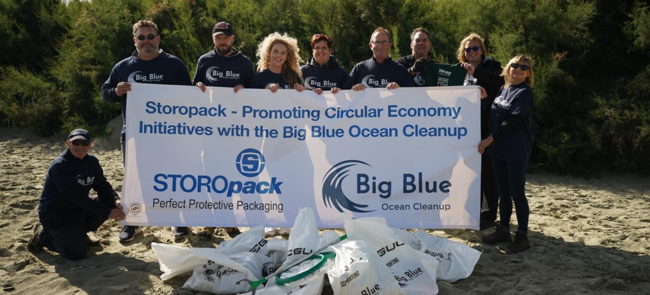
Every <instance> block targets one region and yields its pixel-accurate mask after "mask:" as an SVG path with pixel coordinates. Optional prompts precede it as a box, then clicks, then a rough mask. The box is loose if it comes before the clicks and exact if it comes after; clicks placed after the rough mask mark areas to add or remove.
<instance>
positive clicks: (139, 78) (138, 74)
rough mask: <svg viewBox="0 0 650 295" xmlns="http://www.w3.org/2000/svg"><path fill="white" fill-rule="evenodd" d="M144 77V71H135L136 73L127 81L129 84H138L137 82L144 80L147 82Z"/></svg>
mask: <svg viewBox="0 0 650 295" xmlns="http://www.w3.org/2000/svg"><path fill="white" fill-rule="evenodd" d="M142 77H143V75H142V71H135V72H133V73H131V74H129V77H128V78H127V79H126V80H127V81H128V82H129V83H136V82H141V81H143V80H146V79H143V78H142Z"/></svg>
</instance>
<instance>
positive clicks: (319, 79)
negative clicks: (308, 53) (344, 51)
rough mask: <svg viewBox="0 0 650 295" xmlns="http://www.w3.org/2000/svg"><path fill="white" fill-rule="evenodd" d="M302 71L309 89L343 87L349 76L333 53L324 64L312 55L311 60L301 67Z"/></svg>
mask: <svg viewBox="0 0 650 295" xmlns="http://www.w3.org/2000/svg"><path fill="white" fill-rule="evenodd" d="M300 71H301V72H302V77H303V78H304V79H305V87H307V89H308V90H314V89H316V88H320V89H323V90H331V89H332V88H334V87H338V88H343V86H345V82H347V80H348V78H349V76H348V73H347V72H346V71H345V70H344V69H343V68H341V67H340V66H339V62H338V60H336V57H335V56H333V55H330V58H329V60H328V61H327V63H326V64H324V65H323V66H321V65H319V64H318V63H317V62H316V60H314V58H313V57H310V58H309V62H308V63H307V64H306V65H304V66H302V67H300Z"/></svg>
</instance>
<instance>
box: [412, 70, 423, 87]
mask: <svg viewBox="0 0 650 295" xmlns="http://www.w3.org/2000/svg"><path fill="white" fill-rule="evenodd" d="M413 81H414V82H415V85H417V86H424V77H422V75H421V74H420V72H417V73H416V74H415V77H414V78H413Z"/></svg>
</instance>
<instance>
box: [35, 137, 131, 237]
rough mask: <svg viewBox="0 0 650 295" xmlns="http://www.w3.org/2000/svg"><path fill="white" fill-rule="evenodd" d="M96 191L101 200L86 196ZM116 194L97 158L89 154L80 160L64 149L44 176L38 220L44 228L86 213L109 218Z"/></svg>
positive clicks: (61, 223) (77, 217)
mask: <svg viewBox="0 0 650 295" xmlns="http://www.w3.org/2000/svg"><path fill="white" fill-rule="evenodd" d="M91 188H92V189H94V190H95V191H96V192H97V196H98V198H99V201H101V203H100V202H97V201H94V200H92V199H90V198H89V197H88V194H89V192H90V189H91ZM118 199H119V197H118V195H117V193H116V192H115V191H114V190H113V187H112V186H111V184H110V183H109V182H108V181H107V180H106V177H104V172H103V170H102V167H101V166H100V165H99V161H98V160H97V158H95V157H94V156H92V155H86V157H85V158H84V159H83V160H80V159H79V158H77V157H75V156H73V155H72V152H70V150H69V149H66V150H65V151H64V152H63V153H62V154H61V155H59V156H58V157H56V159H54V161H52V164H51V165H50V169H49V170H48V171H47V176H46V177H45V185H44V186H43V191H42V193H41V198H40V201H39V205H38V219H39V221H40V222H41V224H42V225H43V227H44V228H45V229H48V228H55V227H58V226H62V225H66V224H71V223H75V222H78V221H79V220H80V219H82V218H84V216H85V215H86V214H94V215H97V216H100V217H105V218H108V215H109V214H110V213H111V208H109V207H107V206H106V205H104V204H107V203H114V202H115V200H118Z"/></svg>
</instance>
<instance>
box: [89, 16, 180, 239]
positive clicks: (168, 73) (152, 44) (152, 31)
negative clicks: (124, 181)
mask: <svg viewBox="0 0 650 295" xmlns="http://www.w3.org/2000/svg"><path fill="white" fill-rule="evenodd" d="M133 43H134V45H135V49H136V50H135V51H134V52H133V54H132V55H131V56H130V57H127V58H125V59H123V60H122V61H120V62H118V63H117V64H116V65H115V67H113V70H112V71H111V75H110V76H109V77H108V80H106V82H104V84H103V85H102V99H103V100H104V101H106V102H110V103H117V102H120V103H121V105H122V118H123V122H124V124H123V128H122V136H121V140H120V142H121V144H122V161H123V162H124V159H125V154H124V153H125V152H126V150H125V146H124V141H125V137H126V99H127V96H128V95H127V92H129V91H131V83H153V84H170V85H191V84H192V82H191V81H190V74H189V73H188V71H187V67H186V66H185V64H184V63H183V61H181V60H180V59H179V58H178V57H176V56H173V55H171V54H169V53H166V52H163V51H162V50H161V49H159V45H160V34H159V33H158V26H157V25H156V24H155V23H154V22H152V21H150V20H140V21H138V22H136V23H135V24H134V25H133ZM172 231H173V232H174V238H175V239H177V240H178V239H182V238H185V237H187V236H188V235H189V229H188V228H187V227H173V228H172ZM140 232H141V228H140V227H139V226H130V225H126V226H124V228H123V229H122V232H121V233H120V242H128V241H131V240H133V238H134V236H135V235H136V234H138V233H140Z"/></svg>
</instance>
